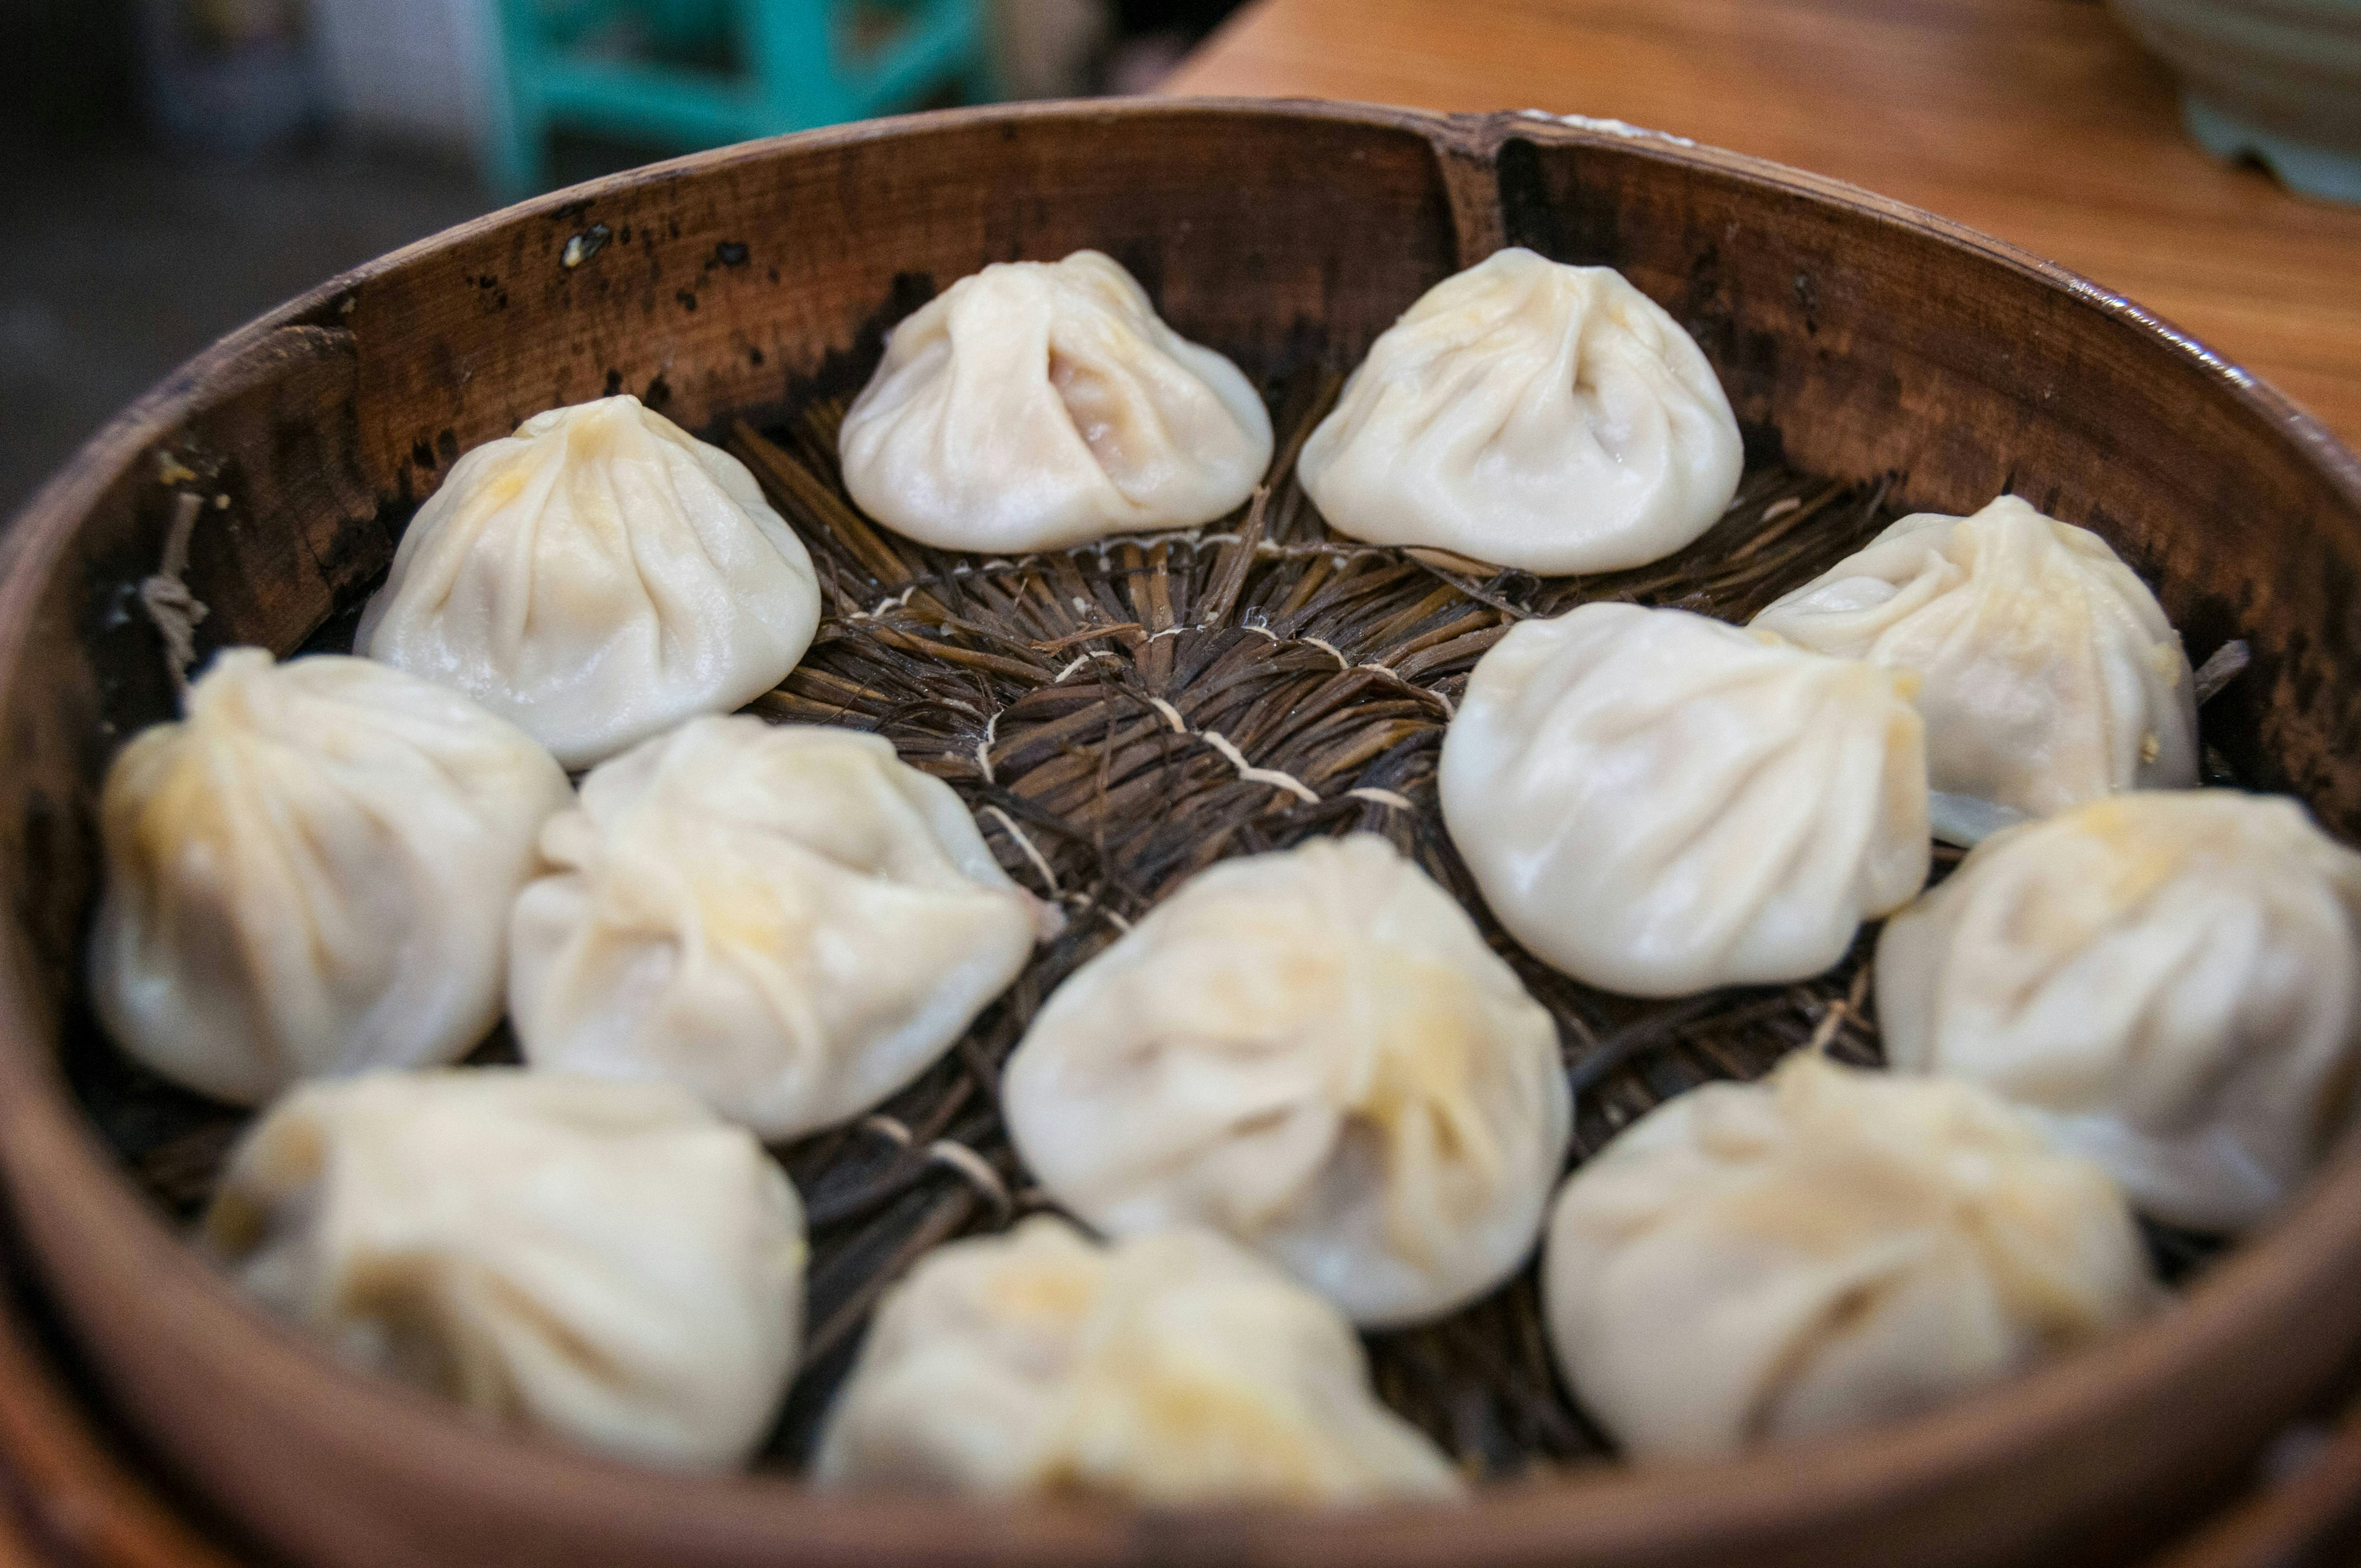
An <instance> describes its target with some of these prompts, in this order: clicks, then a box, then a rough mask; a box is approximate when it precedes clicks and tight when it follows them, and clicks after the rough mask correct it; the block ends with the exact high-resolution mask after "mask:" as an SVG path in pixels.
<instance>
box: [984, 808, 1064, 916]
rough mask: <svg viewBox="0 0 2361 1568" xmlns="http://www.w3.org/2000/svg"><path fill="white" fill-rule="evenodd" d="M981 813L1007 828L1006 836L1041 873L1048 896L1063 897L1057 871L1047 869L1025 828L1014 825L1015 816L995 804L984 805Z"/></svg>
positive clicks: (1042, 857)
mask: <svg viewBox="0 0 2361 1568" xmlns="http://www.w3.org/2000/svg"><path fill="white" fill-rule="evenodd" d="M983 814H984V815H985V816H986V817H992V818H994V819H995V820H996V821H998V822H999V824H1000V825H1001V826H1002V827H1003V828H1006V829H1007V830H1008V836H1009V837H1010V838H1011V839H1015V840H1016V847H1017V848H1018V849H1019V850H1023V851H1024V852H1025V858H1026V859H1027V860H1028V861H1032V862H1033V869H1034V870H1035V871H1037V872H1040V873H1041V883H1042V885H1043V886H1045V887H1047V888H1048V889H1049V896H1050V897H1051V898H1063V897H1064V896H1065V894H1063V893H1061V892H1060V891H1059V888H1058V873H1057V872H1053V871H1051V870H1050V869H1049V861H1048V859H1047V858H1046V857H1044V856H1043V855H1042V853H1041V851H1040V850H1038V849H1037V848H1035V847H1034V844H1033V840H1032V839H1029V838H1027V836H1026V833H1025V829H1024V828H1019V827H1018V826H1016V818H1015V817H1011V816H1009V815H1008V813H1006V812H1005V811H1003V810H1002V809H1000V807H998V806H985V807H984V808H983Z"/></svg>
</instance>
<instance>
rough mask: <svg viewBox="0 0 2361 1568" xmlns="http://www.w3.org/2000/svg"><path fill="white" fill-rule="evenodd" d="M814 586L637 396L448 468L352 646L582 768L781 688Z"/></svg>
mask: <svg viewBox="0 0 2361 1568" xmlns="http://www.w3.org/2000/svg"><path fill="white" fill-rule="evenodd" d="M818 627H819V579H818V576H815V575H814V573H813V571H812V564H811V557H810V556H809V555H808V554H806V553H805V551H804V547H803V543H802V542H801V541H800V540H798V539H796V536H795V533H794V531H793V530H791V529H789V528H788V527H787V524H786V521H785V519H783V518H781V517H780V516H779V514H778V513H777V512H776V511H774V510H772V508H771V504H770V502H768V501H766V500H764V499H763V491H762V488H761V487H760V486H759V485H757V484H756V483H755V482H754V477H753V476H752V474H750V473H748V472H747V471H746V466H745V465H744V464H742V463H741V462H739V461H738V459H736V458H735V457H732V456H730V454H728V453H727V452H724V451H722V450H721V449H720V448H719V447H718V446H712V445H708V444H707V443H705V442H702V441H699V440H697V439H696V438H695V437H694V436H692V435H690V434H689V433H687V432H686V431H684V430H682V429H681V428H680V427H679V426H678V425H676V424H675V423H673V422H672V421H670V420H668V419H666V418H664V415H662V414H660V413H657V412H656V411H653V409H648V408H644V407H642V405H641V403H640V400H638V399H637V398H631V397H615V398H600V399H598V400H596V401H595V402H588V403H578V404H576V405H575V406H573V407H571V408H562V409H552V410H550V411H548V412H546V413H541V414H535V415H534V416H533V418H531V419H529V420H527V421H525V422H524V423H523V424H522V425H520V426H518V427H517V432H516V433H515V434H514V435H511V436H505V437H503V438H501V439H500V440H498V441H490V442H487V443H485V444H483V445H481V446H478V447H477V448H476V449H475V450H474V451H472V452H469V453H468V454H467V455H466V456H464V457H462V458H460V459H459V461H458V462H457V463H456V464H454V465H453V466H452V468H451V472H450V475H449V477H446V478H445V480H444V481H443V487H442V488H440V489H438V490H436V491H435V492H434V495H433V496H431V497H429V498H428V499H427V501H426V504H425V505H424V506H423V507H421V508H419V509H418V515H417V516H416V517H414V518H412V520H411V523H410V528H409V531H408V532H405V533H403V534H402V536H401V548H400V549H399V550H397V551H396V552H395V554H394V557H393V573H392V575H391V576H389V577H388V578H387V579H386V584H385V587H382V588H380V589H379V590H378V591H377V593H376V594H375V595H374V596H372V597H371V598H370V599H369V601H368V608H367V609H364V610H363V611H362V613H361V622H360V629H359V631H358V633H357V635H356V637H355V639H354V643H353V651H354V652H357V653H364V654H367V655H368V657H370V658H372V659H380V660H383V661H384V662H385V663H389V664H392V665H395V666H397V667H399V668H401V669H404V670H408V671H409V672H410V673H411V674H415V675H421V676H423V677H424V678H426V679H427V680H430V681H434V682H436V683H438V684H440V685H446V686H450V687H451V688H453V689H454V690H456V691H463V692H466V693H467V695H468V696H472V697H474V698H475V699H476V700H477V701H478V702H480V703H482V704H483V705H484V706H485V707H489V708H490V709H491V710H492V711H493V712H494V713H497V714H499V715H500V716H501V717H502V718H507V719H509V720H511V722H513V723H514V724H516V725H517V726H518V727H519V728H521V729H524V730H525V731H526V732H527V733H529V734H531V735H533V737H534V738H536V739H537V740H540V741H541V743H542V744H543V745H544V746H547V747H548V748H549V750H550V751H551V752H552V753H554V754H555V756H556V758H557V760H558V761H559V762H563V763H565V764H566V767H567V768H569V769H578V768H584V767H588V766H589V765H590V764H591V763H593V762H598V761H600V760H602V759H604V758H607V757H611V756H613V755H614V754H615V753H617V752H618V751H623V750H624V749H625V748H627V747H629V746H631V745H632V744H634V743H635V742H637V741H640V740H645V739H647V738H648V737H649V736H652V735H657V734H661V733H662V732H664V730H666V729H671V728H672V727H673V726H674V725H675V724H678V723H679V722H680V721H681V720H682V719H684V718H689V717H691V716H692V715H695V714H700V713H727V712H730V711H731V710H733V709H735V708H739V707H744V706H745V705H746V704H747V703H749V702H751V701H752V700H753V699H754V698H755V697H757V696H761V695H762V694H763V693H764V692H766V691H769V690H770V689H771V688H772V687H774V686H775V685H778V684H779V683H780V682H781V681H782V680H784V679H785V678H786V674H787V672H788V671H790V670H792V669H794V668H795V667H796V661H797V660H798V659H801V658H802V657H803V656H804V650H805V649H807V648H808V647H809V646H811V640H812V634H813V633H814V632H815V631H816V630H818Z"/></svg>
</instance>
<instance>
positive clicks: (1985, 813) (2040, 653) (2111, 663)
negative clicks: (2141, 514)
mask: <svg viewBox="0 0 2361 1568" xmlns="http://www.w3.org/2000/svg"><path fill="white" fill-rule="evenodd" d="M1754 624H1755V625H1757V626H1759V627H1762V628H1763V629H1764V630H1769V631H1775V632H1777V633H1778V634H1779V635H1780V636H1782V637H1784V638H1786V639H1787V640H1788V641H1791V642H1795V643H1799V644H1801V645H1802V646H1804V647H1806V648H1812V649H1816V650H1817V651H1818V652H1823V653H1833V654H1836V655H1838V656H1839V657H1841V658H1847V659H1867V660H1869V661H1870V662H1871V663H1878V664H1892V665H1895V666H1898V667H1900V668H1903V669H1908V670H1916V672H1918V674H1920V675H1921V676H1922V677H1923V678H1924V681H1925V684H1924V685H1922V686H1921V687H1920V688H1919V692H1918V707H1919V711H1920V712H1922V713H1924V714H1925V715H1926V716H1927V774H1928V778H1929V781H1930V784H1931V787H1932V788H1933V790H1934V791H1935V796H1934V801H1933V814H1934V825H1935V830H1936V831H1937V832H1938V834H1940V835H1941V836H1942V837H1943V838H1945V839H1952V840H1955V841H1957V842H1960V843H1973V842H1975V841H1976V840H1977V839H1981V838H1982V837H1983V835H1984V834H1985V833H1987V832H1989V831H1991V830H1992V829H1993V828H1994V827H1997V826H2000V825H2003V824H2004V823H2006V822H2009V821H2012V820H2015V818H2018V817H2046V816H2048V815H2049V814H2050V813H2051V812H2054V811H2062V810H2064V809H2065V808H2066V807H2068V806H2074V805H2077V804H2079V803H2081V802H2082V801H2086V800H2096V799H2098V798H2099V797H2100V796H2102V795H2108V794H2111V793H2113V792H2114V791H2116V790H2125V789H2135V788H2137V789H2184V788H2187V787H2189V786H2190V785H2192V784H2195V783H2196V782H2197V701H2196V696H2195V685H2196V683H2195V682H2194V680H2193V679H2192V678H2191V674H2190V671H2189V656H2188V655H2187V654H2186V653H2184V652H2182V651H2181V647H2180V634H2179V633H2178V632H2176V631H2174V630H2173V629H2172V623H2171V622H2169V621H2168V620H2165V618H2164V611H2163V610H2162V609H2159V608H2158V605H2157V602H2156V596H2155V595H2153V594H2151V593H2149V592H2148V591H2147V584H2145V583H2143V582H2141V581H2140V580H2139V578H2138V577H2137V576H2136V575H2134V573H2133V572H2132V569H2131V568H2130V567H2128V566H2126V565H2124V564H2123V562H2121V561H2120V560H2117V559H2116V558H2115V553H2114V551H2113V550H2111V549H2109V548H2108V546H2107V542H2106V541H2105V540H2103V539H2102V538H2100V537H2099V536H2098V535H2097V534H2095V533H2092V532H2090V531H2089V530H2087V529H2081V528H2072V527H2070V526H2068V525H2067V524H2065V523H2062V522H2059V521H2054V520H2052V519H2050V518H2047V517H2044V516H2042V515H2041V513H2039V512H2037V511H2036V510H2033V509H2032V508H2031V507H2030V506H2027V505H2026V503H2025V502H2023V501H2021V500H2019V499H2017V498H2016V497H2015V496H2003V497H2001V498H2000V499H1998V500H1996V501H1994V502H1993V503H1992V505H1990V506H1988V507H1986V508H1984V510H1982V511H1980V512H1977V513H1976V514H1975V515H1974V516H1972V517H1946V516H1943V515H1941V514H1939V513H1937V512H1919V513H1917V514H1916V515H1915V516H1912V517H1905V518H1904V519H1902V520H1901V521H1899V522H1896V523H1894V525H1893V526H1892V527H1891V528H1888V529H1887V530H1886V531H1885V532H1883V533H1881V534H1879V535H1878V536H1877V537H1876V538H1875V539H1873V540H1872V541H1871V542H1870V543H1869V546H1868V547H1867V548H1866V549H1864V550H1862V551H1861V552H1860V553H1859V554H1855V555H1852V556H1850V557H1848V558H1847V559H1845V560H1843V561H1840V562H1839V563H1838V564H1837V565H1834V566H1832V567H1830V568H1829V569H1828V571H1826V572H1824V573H1822V574H1821V575H1820V576H1817V577H1816V578H1814V579H1813V580H1812V581H1811V582H1808V583H1806V584H1805V585H1804V586H1803V587H1800V588H1797V589H1796V590H1795V592H1794V593H1791V594H1789V595H1787V596H1786V597H1785V598H1782V599H1780V600H1779V601H1778V602H1776V603H1775V604H1773V605H1772V606H1771V608H1770V609H1766V610H1764V611H1763V613H1762V614H1761V615H1759V616H1757V617H1755V619H1754Z"/></svg>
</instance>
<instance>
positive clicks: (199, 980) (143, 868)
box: [90, 648, 572, 1105]
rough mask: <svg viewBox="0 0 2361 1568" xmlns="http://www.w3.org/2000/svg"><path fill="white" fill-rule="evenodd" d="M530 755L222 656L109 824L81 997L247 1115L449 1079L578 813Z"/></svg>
mask: <svg viewBox="0 0 2361 1568" xmlns="http://www.w3.org/2000/svg"><path fill="white" fill-rule="evenodd" d="M571 798H572V792H571V791H570V790H568V789H567V788H566V775H565V773H562V772H560V771H559V769H558V766H557V764H556V763H555V762H552V761H551V760H550V757H549V753H548V752H546V751H543V750H542V749H541V748H540V746H538V745H536V744H535V743H534V742H533V738H532V737H530V736H528V735H526V734H525V733H524V732H523V731H522V730H520V729H515V728H513V727H512V726H511V725H508V724H505V723H502V722H501V721H500V719H498V718H493V717H492V716H491V715H490V714H489V713H487V712H485V711H484V710H483V709H482V708H480V707H477V706H476V705H475V704H474V703H472V702H470V701H468V700H467V698H466V697H464V696H460V695H458V694H457V693H456V692H451V691H445V690H444V689H443V688H442V687H440V686H435V685H428V684H427V683H426V682H424V681H422V680H419V679H417V678H415V677H414V676H411V675H406V674H402V673H401V671H400V670H395V669H390V668H388V667H387V666H385V665H383V664H377V663H370V662H369V661H368V660H366V659H346V658H338V657H335V656H331V655H322V656H318V657H313V658H305V659H295V660H291V661H290V662H288V663H284V664H274V663H271V660H270V655H269V653H267V652H264V651H263V650H261V649H259V648H231V649H225V650H224V651H223V652H221V653H220V654H219V655H218V656H217V657H216V658H215V659H214V663H213V666H212V668H211V669H209V670H207V671H206V673H205V674H204V675H203V678H202V679H200V680H199V681H198V682H197V683H196V684H195V685H192V686H191V687H190V688H189V695H188V717H187V718H183V719H181V720H179V721H178V722H176V723H170V724H159V725H157V726H155V727H154V728H152V729H148V730H146V731H144V732H142V733H141V734H140V735H138V736H137V738H136V739H134V740H132V742H131V743H130V744H129V745H127V746H126V747H125V748H124V749H123V751H121V753H120V754H118V755H117V756H116V757H115V763H114V765H113V766H112V767H110V768H109V769H108V770H107V774H106V785H105V789H104V793H103V795H101V797H100V801H99V836H100V839H101V840H102V842H103V843H104V848H105V853H106V886H105V892H104V895H103V896H102V898H101V899H100V902H99V909H98V926H97V929H96V931H95V933H94V934H93V937H92V938H91V958H90V987H91V996H92V1000H93V1003H95V1005H96V1007H97V1010H98V1015H99V1018H100V1019H101V1021H102V1022H104V1025H106V1031H107V1033H108V1034H109V1035H111V1036H114V1038H115V1043H116V1044H117V1045H119V1046H121V1047H123V1048H124V1050H125V1051H126V1052H128V1053H129V1054H130V1055H131V1056H133V1057H135V1058H137V1059H138V1060H139V1061H140V1062H142V1063H143V1064H145V1065H146V1066H148V1067H149V1068H152V1069H155V1070H156V1071H157V1072H159V1073H161V1074H163V1075H164V1076H165V1077H166V1078H169V1079H170V1080H172V1081H173V1082H175V1083H179V1084H182V1085H185V1086H186V1087H188V1088H191V1089H194V1090H198V1091H202V1092H203V1093H206V1094H210V1095H213V1096H214V1097H215V1098H216V1099H221V1100H228V1101H232V1102H236V1103H238V1104H244V1105H251V1104H255V1103H257V1102H260V1101H264V1100H267V1099H269V1097H270V1096H272V1095H273V1094H276V1093H277V1092H278V1091H280V1090H281V1089H283V1088H285V1087H286V1086H287V1085H288V1084H290V1083H292V1082H293V1081H295V1080H297V1079H300V1078H308V1077H313V1076H320V1075H327V1074H339V1073H353V1072H359V1071H361V1070H363V1069H368V1068H375V1067H419V1066H423V1065H426V1064H429V1063H434V1062H443V1061H449V1060H451V1059H453V1058H456V1057H458V1056H461V1055H463V1054H464V1053H465V1052H467V1050H468V1048H469V1047H473V1046H474V1045H475V1044H476V1042H477V1041H478V1040H480V1039H482V1038H483V1037H484V1036H485V1035H486V1034H487V1033H489V1031H490V1029H491V1027H492V1025H494V1024H495V1023H497V1022H498V1021H499V1019H500V989H501V984H502V981H503V980H504V978H505V976H506V972H507V963H508V919H509V905H510V904H511V902H513V900H514V899H515V897H516V893H517V890H518V889H519V888H521V887H522V886H523V885H524V883H525V881H526V879H527V878H529V877H531V876H532V875H533V872H534V869H535V867H536V864H537V861H536V857H535V854H534V850H533V840H534V837H535V835H536V834H538V833H539V831H540V829H541V825H542V822H543V820H544V818H546V817H548V816H549V815H550V814H551V813H552V812H555V811H556V810H558V809H559V808H560V807H562V806H564V805H565V804H566V802H567V801H568V800H569V799H571Z"/></svg>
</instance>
